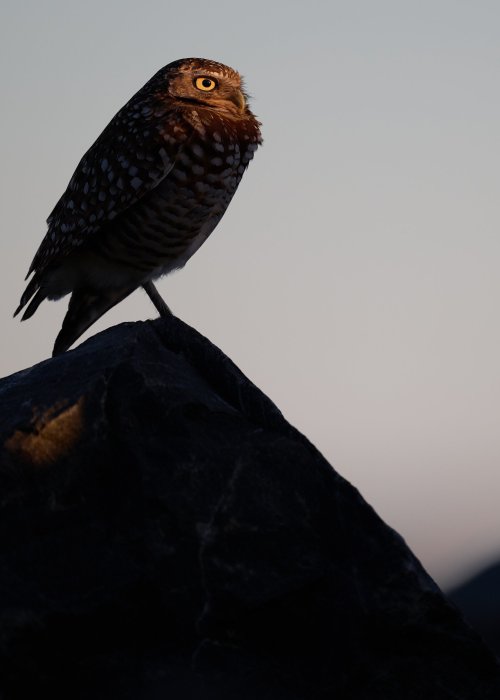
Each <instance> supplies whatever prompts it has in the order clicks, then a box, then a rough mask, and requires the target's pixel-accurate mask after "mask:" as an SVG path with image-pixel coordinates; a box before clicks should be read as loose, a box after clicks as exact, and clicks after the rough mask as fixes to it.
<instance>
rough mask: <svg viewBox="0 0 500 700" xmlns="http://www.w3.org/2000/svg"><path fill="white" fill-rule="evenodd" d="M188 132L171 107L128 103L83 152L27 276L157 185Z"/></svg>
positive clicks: (186, 137)
mask: <svg viewBox="0 0 500 700" xmlns="http://www.w3.org/2000/svg"><path fill="white" fill-rule="evenodd" d="M141 109H142V111H141ZM191 133H192V127H190V126H189V125H188V123H187V122H186V121H184V120H183V119H182V116H181V114H180V113H178V112H175V111H172V112H170V113H168V112H167V111H166V110H165V109H164V108H163V109H161V108H160V109H159V110H157V111H156V112H155V111H154V109H152V108H151V107H146V106H144V107H141V105H140V104H139V105H136V109H135V110H134V109H133V108H132V107H131V105H130V103H129V105H126V106H125V107H124V108H123V109H122V110H120V112H118V114H117V115H116V116H115V117H114V118H113V119H112V121H111V122H110V123H109V125H108V126H107V127H106V129H105V130H104V131H103V132H102V134H101V135H100V136H99V138H98V139H97V141H96V142H95V143H94V144H93V145H92V146H91V147H90V149H89V150H88V151H87V153H86V154H85V155H84V156H83V158H82V159H81V161H80V163H79V164H78V166H77V168H76V170H75V172H74V174H73V176H72V178H71V180H70V182H69V184H68V187H67V189H66V192H65V193H64V194H63V196H62V197H61V199H60V200H59V201H58V203H57V204H56V206H55V207H54V210H53V211H52V213H51V214H50V216H49V218H48V219H47V224H48V232H47V234H46V236H45V238H44V239H43V241H42V243H41V245H40V247H39V249H38V251H37V253H36V255H35V257H34V259H33V262H32V263H31V266H30V269H29V272H28V275H27V276H29V275H30V274H31V273H32V272H35V273H41V272H43V270H44V269H45V268H46V267H47V265H49V264H50V263H52V262H54V261H56V260H58V259H60V258H62V257H64V256H65V255H67V254H68V253H69V252H71V251H72V250H74V249H75V248H76V247H78V246H80V245H81V244H82V243H84V242H85V241H87V240H88V239H89V236H93V235H95V234H96V232H98V231H99V229H101V228H102V226H103V224H105V223H106V222H109V221H112V220H113V219H114V218H115V217H116V216H118V215H119V214H121V213H123V212H124V211H125V210H126V209H128V208H129V207H131V206H132V205H133V204H135V203H136V202H137V201H139V200H140V199H141V198H142V197H143V196H144V195H145V194H146V193H147V192H149V191H150V190H152V189H153V188H154V187H156V186H157V185H158V183H159V182H161V181H162V180H163V179H164V178H165V177H166V176H167V175H168V173H169V172H170V170H172V168H173V167H174V164H175V162H176V159H177V157H178V155H179V153H180V151H181V150H182V147H183V146H184V144H185V143H186V141H188V140H189V137H190V136H191Z"/></svg>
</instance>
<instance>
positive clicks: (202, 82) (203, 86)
mask: <svg viewBox="0 0 500 700" xmlns="http://www.w3.org/2000/svg"><path fill="white" fill-rule="evenodd" d="M194 84H195V86H196V87H197V88H198V90H203V92H210V90H214V89H215V88H216V87H217V83H216V82H215V80H212V78H196V80H195V81H194Z"/></svg>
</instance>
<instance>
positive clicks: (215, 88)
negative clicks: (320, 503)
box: [167, 58, 247, 115]
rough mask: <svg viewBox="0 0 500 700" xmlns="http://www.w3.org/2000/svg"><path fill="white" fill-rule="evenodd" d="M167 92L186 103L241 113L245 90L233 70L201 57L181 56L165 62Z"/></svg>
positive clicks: (244, 109)
mask: <svg viewBox="0 0 500 700" xmlns="http://www.w3.org/2000/svg"><path fill="white" fill-rule="evenodd" d="M167 71H168V72H167V76H168V93H169V95H170V96H171V97H173V98H175V99H177V100H180V101H181V102H186V103H189V104H193V103H194V104H198V105H202V106H205V107H209V108H212V109H215V110H221V111H225V112H230V113H233V114H240V115H242V114H244V113H245V112H246V110H247V105H246V97H247V96H246V94H245V92H244V90H243V86H242V81H241V76H240V74H239V73H237V71H235V70H233V69H232V68H229V66H225V65H224V64H222V63H217V62H216V61H209V60H207V59H204V58H183V59H181V60H180V61H175V63H171V64H170V65H169V66H167Z"/></svg>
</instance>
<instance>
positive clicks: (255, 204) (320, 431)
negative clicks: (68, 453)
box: [0, 0, 500, 586]
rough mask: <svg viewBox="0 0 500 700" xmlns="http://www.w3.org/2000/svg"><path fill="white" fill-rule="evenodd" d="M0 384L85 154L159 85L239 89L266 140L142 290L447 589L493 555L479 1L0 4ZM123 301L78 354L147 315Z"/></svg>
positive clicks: (492, 226)
mask: <svg viewBox="0 0 500 700" xmlns="http://www.w3.org/2000/svg"><path fill="white" fill-rule="evenodd" d="M0 12H1V16H0V32H1V36H0V53H1V56H0V59H1V60H0V70H1V72H2V76H1V77H2V91H3V107H2V116H1V121H2V129H1V130H0V148H1V151H0V155H1V163H2V168H1V172H0V177H1V188H0V191H1V196H2V203H1V204H2V214H3V216H2V226H3V234H2V236H1V237H0V246H1V249H0V254H1V258H0V259H1V277H0V284H1V294H0V313H1V318H2V329H3V333H2V340H3V342H2V352H1V356H0V376H3V375H6V374H9V373H12V372H15V371H17V370H19V369H22V368H24V367H26V366H29V365H31V364H33V363H35V362H38V361H40V360H42V359H44V358H46V357H47V356H48V355H49V354H50V351H51V348H52V344H53V341H54V338H55V335H56V333H57V330H58V328H59V326H60V324H61V321H62V318H63V316H64V313H65V308H66V302H65V301H61V302H58V303H44V304H43V305H42V306H41V307H40V309H39V312H38V313H37V315H36V316H35V317H34V318H33V319H32V320H31V321H29V322H27V323H23V324H20V323H19V322H18V320H17V319H16V320H13V319H12V318H11V316H12V312H13V310H14V308H15V307H16V306H17V303H18V299H19V296H20V293H21V291H22V290H23V278H24V275H25V274H26V271H27V267H28V265H29V263H30V261H31V258H32V257H33V254H34V252H35V250H36V248H37V246H38V244H39V242H40V241H41V239H42V237H43V235H44V233H45V231H46V228H45V224H44V221H45V219H46V217H47V215H48V214H49V213H50V211H51V210H52V207H53V206H54V204H55V202H56V201H57V199H58V198H59V196H60V195H61V194H62V192H63V191H64V189H65V188H66V185H67V182H68V180H69V178H70V176H71V174H72V172H73V170H74V168H75V166H76V164H77V162H78V161H79V159H80V158H81V156H82V155H83V153H84V151H85V150H86V149H87V148H88V147H89V146H90V144H91V143H92V142H93V141H94V140H95V138H96V137H97V136H98V134H99V133H100V132H101V130H102V129H103V128H104V126H105V125H106V124H107V122H108V121H109V119H110V118H111V117H112V116H113V114H114V113H115V112H116V111H117V110H118V109H119V108H120V107H121V106H122V105H123V104H124V103H125V102H126V101H127V100H128V99H129V97H130V96H131V95H132V94H133V93H134V92H135V91H136V90H137V89H138V88H139V87H141V86H142V85H143V83H144V82H145V81H146V80H147V79H148V78H149V77H150V76H151V75H152V74H153V73H154V72H155V71H156V70H157V69H158V68H160V67H161V66H163V65H165V64H167V63H169V62H170V61H172V60H175V59H177V58H181V57H185V56H204V57H207V58H213V59H216V60H220V61H222V62H224V63H228V64H229V65H232V66H233V67H235V68H237V69H238V70H240V71H241V72H242V73H243V74H244V75H245V77H246V81H247V87H248V90H249V92H250V93H251V94H252V96H253V101H252V106H253V109H254V111H255V112H256V113H257V114H258V115H259V117H260V119H261V120H262V122H263V133H264V138H265V144H264V147H263V148H262V149H261V150H260V151H259V152H258V153H257V155H256V158H255V160H254V161H253V163H252V164H251V167H250V169H249V171H248V173H247V174H246V175H245V177H244V179H243V181H242V184H241V185H240V188H239V191H238V193H237V195H236V197H235V199H234V201H233V203H232V204H231V206H230V208H229V211H228V213H227V214H226V216H225V217H224V220H223V222H222V223H221V224H220V225H219V227H218V228H217V230H216V232H215V233H214V234H213V235H212V237H211V238H210V240H209V242H208V243H207V244H206V245H205V246H204V247H203V248H202V249H201V250H200V251H199V252H198V253H197V254H196V255H195V256H194V258H193V259H192V260H191V261H190V262H189V263H188V265H187V267H186V268H185V269H184V270H182V271H181V272H179V273H176V274H175V275H172V276H171V277H168V278H166V279H164V280H163V281H162V282H160V285H159V286H160V289H161V291H162V293H163V294H164V297H165V299H166V300H167V302H168V304H169V305H171V307H172V308H173V309H174V312H175V313H176V314H177V315H178V316H179V317H180V318H182V319H183V320H185V321H186V322H187V323H189V324H191V325H193V326H195V327H196V328H197V329H198V330H200V331H201V332H202V333H203V334H205V335H207V336H208V337H209V338H210V339H211V340H212V341H213V342H215V343H216V344H217V345H219V347H221V348H222V349H223V350H224V351H225V352H226V353H227V354H228V355H229V356H230V357H231V358H232V359H233V360H234V361H235V362H236V364H237V365H239V367H240V368H241V369H242V370H243V371H244V372H245V373H246V374H247V375H248V376H249V377H250V378H251V379H252V380H253V381H254V382H255V383H256V384H257V385H258V386H259V387H260V388H262V389H263V390H264V391H265V392H266V393H267V394H268V395H269V396H270V397H271V398H272V399H273V400H274V401H275V402H276V403H277V404H278V406H279V407H280V409H281V410H282V411H283V413H284V414H285V416H286V417H287V418H288V419H289V420H290V421H291V422H292V423H294V424H295V425H296V426H297V427H298V428H299V429H300V430H302V431H303V432H304V433H305V434H306V435H307V436H308V437H309V438H310V439H311V440H312V441H313V442H314V443H315V444H316V445H317V446H318V447H319V448H320V450H321V451H322V452H323V453H324V455H325V456H326V457H327V458H328V459H329V460H330V461H331V462H332V464H334V465H335V467H336V468H337V469H338V471H339V472H340V473H341V474H342V475H343V476H344V477H346V478H347V479H348V480H349V481H351V482H352V483H353V484H354V485H355V486H356V487H357V488H358V489H359V490H360V491H361V493H362V494H363V495H364V496H365V498H366V499H367V500H368V501H369V502H370V503H371V504H372V505H373V506H374V507H375V509H376V510H377V511H378V512H379V514H380V515H381V516H382V517H383V518H384V519H385V520H386V521H387V522H388V523H389V524H390V525H392V526H393V527H394V528H395V529H397V530H398V531H399V532H400V533H401V534H402V535H403V536H404V537H405V539H406V540H407V542H408V544H409V545H410V546H411V547H412V548H413V550H414V551H415V553H416V554H417V556H419V557H420V558H421V560H422V562H423V563H424V565H425V566H426V567H427V569H428V570H429V572H430V573H431V574H432V575H433V576H434V577H435V578H436V579H437V581H438V582H439V583H441V584H442V585H444V586H447V585H449V584H451V583H453V582H455V581H457V580H458V579H460V578H461V577H463V576H465V575H467V574H468V573H469V572H470V571H472V570H474V569H475V568H476V567H478V566H480V565H481V564H482V563H483V562H485V561H487V560H488V559H490V558H495V557H498V556H500V508H499V505H498V500H499V494H500V468H499V467H500V465H499V457H500V431H499V418H500V378H499V358H500V330H499V300H500V275H499V273H498V269H499V258H500V236H499V224H500V208H499V197H498V194H499V184H500V183H499V174H500V166H499V163H500V137H499V133H500V130H499V124H500V93H499V90H498V76H499V73H500V41H499V37H500V3H498V0H491V1H485V0H477V2H474V3H472V2H468V1H466V0H455V1H452V0H429V1H426V0H424V1H419V2H416V0H413V1H411V2H409V1H405V0H392V1H390V0H377V2H374V0H359V1H358V0H343V1H342V2H336V1H335V0H328V1H326V0H325V1H324V2H319V1H316V2H315V1H314V0H312V1H311V2H307V3H306V2H300V3H299V2H293V1H290V0H288V1H287V2H285V1H277V2H272V1H271V0H267V1H266V2H263V1H262V0H254V1H253V2H251V3H249V2H238V1H237V0H231V1H227V2H223V1H220V0H212V1H211V2H209V3H208V2H199V1H198V0H191V1H190V2H189V3H174V2H166V1H165V0H162V1H161V2H159V1H148V0H143V1H142V2H141V3H138V2H130V1H129V0H120V1H117V0H113V1H111V2H110V1H108V2H106V1H105V0H99V1H97V0H86V2H85V3H80V2H79V3H76V2H71V0H69V1H68V0H64V1H59V0H44V2H35V0H31V1H24V2H18V1H17V0H16V1H15V2H14V1H13V0H7V1H6V0H4V1H3V3H2V9H1V11H0ZM153 315H154V310H153V308H152V306H151V304H150V303H149V301H148V300H147V298H146V297H145V295H144V294H143V293H142V292H140V291H138V292H136V293H134V294H133V295H132V296H131V297H130V298H129V299H128V300H126V301H125V302H123V303H122V304H120V305H119V307H118V308H116V309H114V310H113V311H112V312H110V313H108V314H107V315H106V316H105V317H104V318H103V319H102V320H101V321H100V322H99V323H98V324H96V325H95V326H94V327H93V328H92V329H91V332H90V333H87V334H86V336H85V337H87V336H88V335H89V334H90V335H91V334H94V333H95V332H96V331H98V330H101V329H103V328H106V327H108V326H110V325H112V324H115V323H117V322H121V321H125V320H128V321H130V320H136V319H145V318H149V317H152V316H153Z"/></svg>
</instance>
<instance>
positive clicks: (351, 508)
mask: <svg viewBox="0 0 500 700" xmlns="http://www.w3.org/2000/svg"><path fill="white" fill-rule="evenodd" d="M0 399H1V401H0V406H1V409H0V412H1V417H0V421H1V422H0V438H1V445H2V448H1V453H0V460H1V469H0V478H1V484H0V488H1V501H0V507H1V512H0V538H1V547H0V587H1V595H0V687H1V690H2V692H3V696H2V697H3V698H4V700H11V699H14V698H27V697H32V695H33V694H34V693H37V694H38V695H39V694H40V693H42V694H46V695H47V696H49V697H52V698H56V697H65V698H68V697H71V698H92V699H93V700H94V699H100V698H102V699H104V698H105V699H106V700H109V699H111V698H112V699H113V700H115V699H118V700H121V699H122V698H131V699H132V698H133V699H134V700H137V699H143V698H144V699H147V700H150V699H151V700H153V699H154V700H156V699H158V698H174V699H176V698H179V699H182V700H184V699H187V700H190V699H191V698H193V699H194V700H205V699H211V698H214V699H215V698H217V699H218V700H224V699H225V698H227V699H231V700H234V699H236V698H238V700H245V699H248V700H257V699H258V700H266V699H269V700H271V699H272V700H282V699H283V700H299V699H304V700H320V699H325V700H326V699H327V698H328V699H333V698H335V700H356V699H361V698H362V699H363V700H406V699H408V700H411V699H415V700H417V699H418V700H420V699H421V698H426V700H432V699H434V698H435V699H436V700H437V699H439V700H445V699H447V698H449V699H450V700H451V699H452V698H453V699H456V698H460V699H461V700H467V699H469V698H470V699H472V698H474V699H477V700H487V699H488V698H491V699H492V700H493V698H499V697H500V673H499V669H498V666H497V663H496V661H495V659H494V657H493V655H492V654H491V653H490V652H489V651H488V649H487V648H486V647H485V646H484V645H483V643H482V642H481V640H480V639H479V638H478V636H477V635H476V634H475V633H474V632H472V631H471V630H470V629H469V628H468V627H467V626H466V625H465V624H464V622H463V621H462V619H461V617H460V614H459V613H458V612H457V610H456V609H455V608H454V607H453V606H452V605H450V604H449V603H447V601H446V600H445V598H444V597H443V595H442V594H441V592H440V591H439V589H438V588H437V587H436V585H435V584H434V582H433V581H432V580H431V579H430V578H429V576H428V575H427V574H426V572H425V571H424V570H423V568H422V566H421V565H420V563H419V562H418V561H417V560H416V558H415V557H414V556H413V555H412V553H411V552H410V551H409V549H408V548H407V546H406V545H405V543H404V542H403V540H402V539H401V537H399V536H398V535H397V534H396V533H395V532H394V531H393V530H391V529H390V528H389V527H388V526H387V525H385V524H384V523H383V522H382V521H381V520H380V518H379V517H378V516H377V515H376V513H375V512H374V511H373V510H372V508H371V507H370V506H369V505H367V503H366V502H365V501H364V500H363V498H362V497H361V496H360V495H359V493H358V492H357V491H356V489H355V488H353V487H352V486H351V485H350V484H349V483H347V482H346V481H345V480H344V479H343V478H342V477H341V476H339V475H338V474H337V473H336V472H335V471H334V470H333V469H332V467H331V466H330V465H329V464H328V463H327V462H326V461H325V460H324V459H323V457H322V456H321V455H320V454H319V452H318V451H317V450H316V449H315V448H314V447H313V446H312V445H311V444H310V443H309V442H308V441H307V439H306V438H305V437H304V436H303V435H301V434H300V433H298V432H297V431H296V430H295V429H294V428H292V427H291V426H290V425H289V424H288V423H287V422H286V421H285V420H284V418H283V417H282V415H281V414H280V412H279V411H278V410H277V408H276V407H275V406H274V405H273V404H272V403H271V402H270V401H269V399H268V398H266V396H265V395H264V394H262V393H261V392H260V391H259V390H258V389H257V388H256V387H255V386H253V385H252V384H251V383H250V382H249V381H248V379H246V378H245V377H244V376H243V375H242V374H241V372H240V371H239V370H238V369H237V368H236V367H235V365H234V364H233V363H232V362H231V361H230V360H229V359H228V358H227V357H225V356H224V355H223V354H222V353H221V352H220V350H218V349H217V348H215V347H214V346H213V345H212V344H211V343H210V342H209V341H208V340H206V339H205V338H203V337H202V336H200V335H199V334H198V333H197V332H196V331H194V330H193V329H191V328H189V327H188V326H186V325H185V324H183V323H182V322H181V321H179V320H177V319H174V318H172V319H169V320H158V321H154V322H147V323H136V324H125V325H121V326H117V327H115V328H113V329H111V330H109V331H107V332H105V333H101V334H99V335H98V336H95V337H94V338H92V339H91V340H89V341H87V342H86V343H84V344H83V345H82V346H81V347H79V348H78V349H76V350H74V351H73V352H69V353H66V354H64V355H62V356H60V357H57V358H55V359H53V360H48V361H47V362H42V363H41V364H39V365H37V366H35V367H33V368H31V369H29V370H26V371H23V372H19V373H18V374H15V375H13V376H11V377H8V378H6V379H4V380H2V382H1V383H0Z"/></svg>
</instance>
